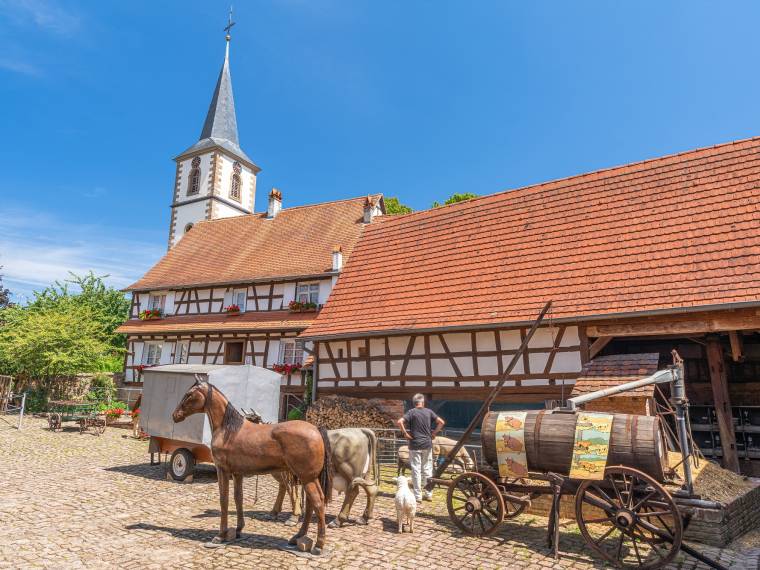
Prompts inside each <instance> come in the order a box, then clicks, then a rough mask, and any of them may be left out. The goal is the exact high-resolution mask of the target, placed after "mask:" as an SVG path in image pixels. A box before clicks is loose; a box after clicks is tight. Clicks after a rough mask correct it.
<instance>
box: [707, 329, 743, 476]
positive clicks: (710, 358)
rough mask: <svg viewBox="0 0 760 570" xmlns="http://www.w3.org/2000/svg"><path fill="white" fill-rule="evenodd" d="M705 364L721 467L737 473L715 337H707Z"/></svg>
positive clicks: (720, 355)
mask: <svg viewBox="0 0 760 570" xmlns="http://www.w3.org/2000/svg"><path fill="white" fill-rule="evenodd" d="M707 364H708V365H709V367H710V383H711V384H712V392H713V402H714V404H715V415H716V416H717V417H718V430H719V431H720V444H721V448H722V449H723V467H724V468H725V469H730V470H731V471H733V472H735V473H739V454H738V453H737V450H736V435H735V434H734V422H733V420H732V419H731V400H730V398H729V396H728V378H727V377H726V363H725V359H724V358H723V345H722V344H721V342H720V337H719V336H717V335H710V336H708V337H707Z"/></svg>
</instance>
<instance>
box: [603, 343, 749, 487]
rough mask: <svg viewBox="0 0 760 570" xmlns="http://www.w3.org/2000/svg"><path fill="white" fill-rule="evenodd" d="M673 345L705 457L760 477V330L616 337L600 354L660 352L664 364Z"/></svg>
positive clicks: (695, 434)
mask: <svg viewBox="0 0 760 570" xmlns="http://www.w3.org/2000/svg"><path fill="white" fill-rule="evenodd" d="M673 349H675V350H677V351H678V353H679V354H680V355H681V357H682V358H683V359H684V369H685V373H686V389H687V396H688V398H689V401H690V405H691V407H690V420H691V430H692V436H693V438H694V441H695V442H696V444H697V445H698V446H699V448H700V450H701V451H702V453H703V454H704V456H705V457H706V458H708V459H710V460H715V461H717V462H720V463H723V464H724V467H727V468H729V467H730V466H731V463H732V461H733V462H735V463H734V464H736V465H738V470H739V471H740V472H741V473H743V474H745V475H749V476H753V477H757V476H760V334H758V333H755V332H747V333H741V332H738V333H731V334H729V333H718V334H709V335H699V336H690V337H676V336H671V337H625V338H615V339H612V340H610V341H609V343H608V344H607V345H606V346H605V347H604V348H603V349H602V350H601V351H600V352H599V354H598V355H599V356H604V355H612V354H641V353H653V352H656V353H658V354H660V368H663V367H665V366H666V365H668V364H670V363H671V362H672V357H671V351H672V350H673ZM721 378H723V379H724V380H725V390H724V391H723V392H724V393H723V394H722V395H721V394H720V392H721V390H720V385H719V384H720V380H721ZM721 416H723V417H722V418H721ZM721 420H723V425H721Z"/></svg>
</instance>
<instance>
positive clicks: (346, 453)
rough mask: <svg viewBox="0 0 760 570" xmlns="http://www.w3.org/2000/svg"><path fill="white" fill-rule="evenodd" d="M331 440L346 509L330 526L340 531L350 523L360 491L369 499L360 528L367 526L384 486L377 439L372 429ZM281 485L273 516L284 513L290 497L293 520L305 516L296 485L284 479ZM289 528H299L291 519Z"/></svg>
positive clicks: (337, 433) (341, 432) (335, 433)
mask: <svg viewBox="0 0 760 570" xmlns="http://www.w3.org/2000/svg"><path fill="white" fill-rule="evenodd" d="M327 438H328V439H329V441H330V447H331V448H332V465H333V469H334V473H333V489H335V490H336V491H339V492H342V493H344V499H343V505H342V507H341V509H340V513H339V514H338V516H337V517H336V518H335V519H334V520H333V521H332V522H331V523H330V526H331V527H339V526H341V525H342V524H343V523H345V522H346V521H348V517H349V514H350V512H351V507H352V505H353V503H354V501H355V500H356V498H357V497H358V495H359V488H362V489H364V492H365V493H366V495H367V505H366V507H365V509H364V513H363V514H362V516H361V518H359V519H358V520H357V523H358V524H367V522H368V521H369V519H371V518H372V510H373V509H374V505H375V498H376V497H377V493H378V490H379V484H380V466H379V464H378V461H377V436H376V435H375V432H373V431H372V430H371V429H366V428H343V429H333V430H328V431H327ZM275 479H276V480H277V482H278V483H279V492H278V495H277V500H276V501H275V505H274V508H273V509H272V511H271V514H272V515H274V516H276V515H278V514H279V513H280V512H281V510H282V503H283V500H284V498H285V495H286V494H287V495H288V496H289V498H290V502H291V505H292V507H293V518H294V519H296V520H297V518H298V517H299V516H300V515H301V505H300V504H299V502H298V500H297V497H298V496H299V493H298V491H297V486H296V483H295V482H294V481H293V480H292V479H290V478H288V477H285V476H283V475H279V474H278V476H275ZM287 523H288V524H295V521H294V520H292V519H289V520H288V521H287Z"/></svg>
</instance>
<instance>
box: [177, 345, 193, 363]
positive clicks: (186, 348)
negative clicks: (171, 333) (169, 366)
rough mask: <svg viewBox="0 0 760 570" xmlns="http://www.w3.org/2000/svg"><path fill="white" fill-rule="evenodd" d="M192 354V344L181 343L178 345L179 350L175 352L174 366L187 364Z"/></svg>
mask: <svg viewBox="0 0 760 570" xmlns="http://www.w3.org/2000/svg"><path fill="white" fill-rule="evenodd" d="M189 354H190V343H189V342H188V341H186V340H185V341H181V342H178V343H177V349H176V350H175V351H174V364H187V360H188V356H189Z"/></svg>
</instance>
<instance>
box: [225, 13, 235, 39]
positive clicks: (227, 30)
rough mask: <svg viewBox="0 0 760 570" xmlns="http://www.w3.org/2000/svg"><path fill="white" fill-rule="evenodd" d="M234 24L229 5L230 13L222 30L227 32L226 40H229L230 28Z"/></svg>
mask: <svg viewBox="0 0 760 570" xmlns="http://www.w3.org/2000/svg"><path fill="white" fill-rule="evenodd" d="M234 25H235V22H233V21H232V6H230V15H229V17H228V20H227V26H226V27H225V28H224V31H225V32H227V41H230V30H231V29H232V26H234Z"/></svg>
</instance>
